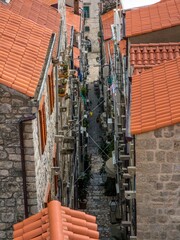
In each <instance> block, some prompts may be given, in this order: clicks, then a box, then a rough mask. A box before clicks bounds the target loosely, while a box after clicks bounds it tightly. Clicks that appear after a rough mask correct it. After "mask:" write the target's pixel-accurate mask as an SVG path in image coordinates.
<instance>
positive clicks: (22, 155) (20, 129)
mask: <svg viewBox="0 0 180 240" xmlns="http://www.w3.org/2000/svg"><path fill="white" fill-rule="evenodd" d="M35 118H36V116H35V115H31V116H29V117H22V118H20V119H19V121H18V125H19V136H20V150H21V166H22V179H23V196H24V214H25V218H28V199H27V181H26V177H27V175H26V163H25V157H24V139H23V123H24V122H27V121H31V120H34V119H35Z"/></svg>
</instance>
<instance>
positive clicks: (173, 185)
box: [166, 182, 179, 191]
mask: <svg viewBox="0 0 180 240" xmlns="http://www.w3.org/2000/svg"><path fill="white" fill-rule="evenodd" d="M178 188H179V184H178V183H175V182H169V183H166V190H171V191H174V190H177V189H178Z"/></svg>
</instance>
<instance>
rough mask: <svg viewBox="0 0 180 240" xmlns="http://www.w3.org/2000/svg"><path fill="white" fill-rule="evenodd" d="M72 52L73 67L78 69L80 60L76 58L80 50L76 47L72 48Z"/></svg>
mask: <svg viewBox="0 0 180 240" xmlns="http://www.w3.org/2000/svg"><path fill="white" fill-rule="evenodd" d="M73 51H74V66H75V67H77V68H79V61H80V59H79V58H78V57H79V56H80V50H79V48H77V47H73Z"/></svg>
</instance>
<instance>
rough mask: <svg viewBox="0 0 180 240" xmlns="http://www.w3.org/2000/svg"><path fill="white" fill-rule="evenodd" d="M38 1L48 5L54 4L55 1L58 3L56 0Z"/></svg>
mask: <svg viewBox="0 0 180 240" xmlns="http://www.w3.org/2000/svg"><path fill="white" fill-rule="evenodd" d="M39 1H41V2H43V3H45V4H47V5H49V6H51V5H54V4H57V3H58V0H39Z"/></svg>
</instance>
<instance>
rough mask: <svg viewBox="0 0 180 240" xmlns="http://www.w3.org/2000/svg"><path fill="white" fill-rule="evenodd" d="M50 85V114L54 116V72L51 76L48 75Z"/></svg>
mask: <svg viewBox="0 0 180 240" xmlns="http://www.w3.org/2000/svg"><path fill="white" fill-rule="evenodd" d="M48 85H49V108H50V114H52V112H53V109H54V79H53V71H52V72H51V75H48Z"/></svg>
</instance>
